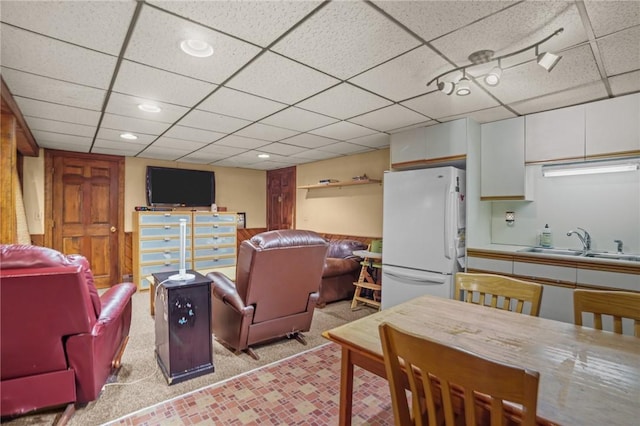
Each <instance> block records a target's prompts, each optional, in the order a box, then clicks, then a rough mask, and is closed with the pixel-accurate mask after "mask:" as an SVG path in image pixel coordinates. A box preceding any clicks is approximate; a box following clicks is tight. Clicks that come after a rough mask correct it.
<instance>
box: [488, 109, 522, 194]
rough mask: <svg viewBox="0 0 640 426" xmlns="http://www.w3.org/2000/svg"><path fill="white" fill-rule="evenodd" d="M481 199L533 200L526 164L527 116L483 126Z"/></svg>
mask: <svg viewBox="0 0 640 426" xmlns="http://www.w3.org/2000/svg"><path fill="white" fill-rule="evenodd" d="M480 129H481V135H482V137H481V142H480V172H481V175H480V198H481V199H483V200H530V199H531V192H532V191H531V190H530V185H528V184H527V183H528V182H527V179H526V170H525V163H524V146H525V144H524V117H516V118H510V119H508V120H501V121H495V122H492V123H486V124H483V125H481V126H480Z"/></svg>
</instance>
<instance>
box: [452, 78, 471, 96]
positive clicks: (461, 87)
mask: <svg viewBox="0 0 640 426" xmlns="http://www.w3.org/2000/svg"><path fill="white" fill-rule="evenodd" d="M456 87H457V89H456V95H458V96H467V95H468V94H470V93H471V89H470V88H469V79H468V78H467V77H462V78H461V79H460V81H458V84H457V85H456Z"/></svg>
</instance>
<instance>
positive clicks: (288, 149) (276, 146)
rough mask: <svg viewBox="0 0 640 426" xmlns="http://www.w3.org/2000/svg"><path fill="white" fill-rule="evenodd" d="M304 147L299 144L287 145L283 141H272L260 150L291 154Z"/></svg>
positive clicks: (300, 150) (302, 149)
mask: <svg viewBox="0 0 640 426" xmlns="http://www.w3.org/2000/svg"><path fill="white" fill-rule="evenodd" d="M304 150H305V148H301V147H299V146H294V145H288V144H284V143H279V142H276V143H272V144H269V145H265V146H263V147H261V148H260V151H264V152H268V153H269V154H280V155H293V154H297V153H299V152H302V151H304Z"/></svg>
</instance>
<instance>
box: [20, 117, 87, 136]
mask: <svg viewBox="0 0 640 426" xmlns="http://www.w3.org/2000/svg"><path fill="white" fill-rule="evenodd" d="M24 118H25V120H26V122H27V125H28V126H29V128H30V129H31V130H42V131H45V132H54V133H64V134H67V135H76V136H86V137H90V138H93V135H94V134H95V133H96V128H95V126H85V125H82V124H74V123H67V122H64V121H56V120H47V119H44V118H37V117H31V116H28V115H24Z"/></svg>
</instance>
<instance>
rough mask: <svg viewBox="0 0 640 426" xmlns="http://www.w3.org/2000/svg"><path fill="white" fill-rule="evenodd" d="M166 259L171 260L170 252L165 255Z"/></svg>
mask: <svg viewBox="0 0 640 426" xmlns="http://www.w3.org/2000/svg"><path fill="white" fill-rule="evenodd" d="M164 258H165V259H167V260H169V259H171V255H170V254H169V252H168V251H167V252H165V253H164Z"/></svg>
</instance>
